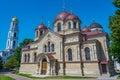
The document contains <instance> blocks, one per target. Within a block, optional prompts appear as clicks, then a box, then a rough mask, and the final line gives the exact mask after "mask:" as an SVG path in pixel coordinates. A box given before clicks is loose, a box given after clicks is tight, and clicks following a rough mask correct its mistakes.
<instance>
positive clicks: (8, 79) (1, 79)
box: [0, 74, 15, 80]
mask: <svg viewBox="0 0 120 80" xmlns="http://www.w3.org/2000/svg"><path fill="white" fill-rule="evenodd" d="M0 80H15V79H13V78H11V77H8V76H5V75H3V74H0Z"/></svg>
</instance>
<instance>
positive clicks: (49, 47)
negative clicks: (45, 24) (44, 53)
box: [48, 42, 50, 52]
mask: <svg viewBox="0 0 120 80" xmlns="http://www.w3.org/2000/svg"><path fill="white" fill-rule="evenodd" d="M48 52H50V42H48Z"/></svg>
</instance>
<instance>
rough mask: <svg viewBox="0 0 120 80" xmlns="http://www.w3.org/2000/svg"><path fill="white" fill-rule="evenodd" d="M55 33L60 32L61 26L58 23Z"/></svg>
mask: <svg viewBox="0 0 120 80" xmlns="http://www.w3.org/2000/svg"><path fill="white" fill-rule="evenodd" d="M57 31H58V32H59V31H61V24H60V23H58V25H57Z"/></svg>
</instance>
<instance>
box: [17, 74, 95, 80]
mask: <svg viewBox="0 0 120 80" xmlns="http://www.w3.org/2000/svg"><path fill="white" fill-rule="evenodd" d="M17 75H20V76H24V77H28V78H32V79H96V78H95V77H82V76H47V77H34V76H32V75H31V74H17Z"/></svg>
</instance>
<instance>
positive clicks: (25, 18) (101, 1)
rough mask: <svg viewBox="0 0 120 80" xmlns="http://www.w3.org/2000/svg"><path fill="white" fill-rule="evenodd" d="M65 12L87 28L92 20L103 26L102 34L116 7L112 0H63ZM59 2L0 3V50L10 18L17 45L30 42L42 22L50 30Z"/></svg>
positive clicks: (15, 0) (2, 0)
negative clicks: (16, 31)
mask: <svg viewBox="0 0 120 80" xmlns="http://www.w3.org/2000/svg"><path fill="white" fill-rule="evenodd" d="M64 2H65V10H66V11H67V12H70V10H71V7H70V6H71V5H72V12H73V14H75V15H77V16H78V17H79V19H80V20H81V21H82V24H81V28H83V27H84V25H86V26H89V25H90V24H91V23H92V22H93V20H94V21H95V22H97V23H99V24H101V25H102V26H103V29H104V31H106V32H108V34H110V30H109V28H108V25H109V16H113V15H114V12H115V10H116V8H115V7H114V5H113V4H112V2H113V0H64ZM62 7H63V0H0V28H1V29H0V50H4V49H5V48H6V41H7V36H8V30H9V27H10V22H11V19H12V18H13V17H17V18H18V20H19V41H18V43H19V42H22V41H23V40H24V39H25V38H31V39H34V36H35V28H36V27H37V26H38V25H39V24H41V22H42V16H44V19H43V23H44V24H45V25H46V26H47V25H48V21H50V28H51V29H53V27H54V26H53V22H54V19H55V17H56V16H57V15H58V14H59V13H60V12H62V11H63V8H62Z"/></svg>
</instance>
